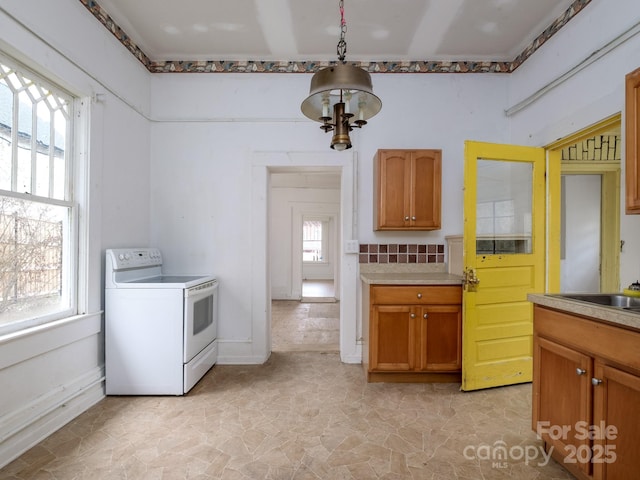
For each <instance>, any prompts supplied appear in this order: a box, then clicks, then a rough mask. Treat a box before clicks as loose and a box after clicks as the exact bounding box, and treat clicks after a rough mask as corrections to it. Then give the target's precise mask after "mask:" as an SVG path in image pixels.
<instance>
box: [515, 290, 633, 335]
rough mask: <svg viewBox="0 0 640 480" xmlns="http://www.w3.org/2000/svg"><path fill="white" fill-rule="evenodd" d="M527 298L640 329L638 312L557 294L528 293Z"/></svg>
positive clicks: (566, 310)
mask: <svg viewBox="0 0 640 480" xmlns="http://www.w3.org/2000/svg"><path fill="white" fill-rule="evenodd" d="M527 299H528V300H529V301H530V302H532V303H535V304H538V305H541V306H543V307H549V308H554V309H556V310H563V311H565V312H568V313H575V314H576V315H583V316H585V317H591V318H593V319H596V320H602V321H603V322H606V323H610V324H612V325H616V326H619V327H627V328H632V329H635V330H640V314H639V313H634V312H630V311H628V310H623V309H621V308H616V307H607V306H604V305H596V304H593V303H587V302H582V301H580V300H572V299H569V298H562V297H560V296H558V295H542V294H529V295H527Z"/></svg>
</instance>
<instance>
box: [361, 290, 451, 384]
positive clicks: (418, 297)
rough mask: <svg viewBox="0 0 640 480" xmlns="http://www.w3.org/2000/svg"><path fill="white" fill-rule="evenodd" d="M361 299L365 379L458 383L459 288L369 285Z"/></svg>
mask: <svg viewBox="0 0 640 480" xmlns="http://www.w3.org/2000/svg"><path fill="white" fill-rule="evenodd" d="M363 296H364V297H365V303H364V305H365V307H364V308H363V310H365V309H366V307H368V312H363V313H364V314H363V319H364V321H363V340H364V342H363V359H364V361H363V364H364V366H365V371H366V374H367V380H368V381H371V382H375V381H385V382H456V381H460V371H461V361H462V355H461V338H462V332H461V329H462V303H461V302H462V290H461V287H460V286H444V285H437V286H432V285H428V286H427V285H425V286H415V285H393V286H387V285H371V286H369V289H368V290H367V291H366V292H365V293H364V294H363Z"/></svg>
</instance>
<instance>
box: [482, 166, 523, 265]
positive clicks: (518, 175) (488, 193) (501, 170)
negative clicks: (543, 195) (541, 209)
mask: <svg viewBox="0 0 640 480" xmlns="http://www.w3.org/2000/svg"><path fill="white" fill-rule="evenodd" d="M477 167H478V173H477V199H476V205H477V211H476V240H477V244H476V253H478V254H492V253H500V254H504V253H531V245H532V242H531V212H532V205H533V166H532V165H531V164H530V163H525V162H513V161H498V160H482V159H478V164H477Z"/></svg>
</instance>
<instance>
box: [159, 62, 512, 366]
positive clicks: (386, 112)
mask: <svg viewBox="0 0 640 480" xmlns="http://www.w3.org/2000/svg"><path fill="white" fill-rule="evenodd" d="M309 81H310V76H309V75H304V74H269V75H264V74H225V75H210V74H193V75H154V76H153V77H152V79H151V95H152V102H151V103H152V117H153V118H154V119H156V120H157V121H155V122H154V123H153V125H152V132H151V136H152V137H151V144H152V147H151V149H152V152H151V153H152V165H151V185H152V214H151V216H152V220H151V225H152V242H153V243H154V244H157V245H158V246H159V247H160V248H161V249H162V251H163V252H164V253H165V257H166V259H167V264H166V266H167V269H169V270H171V271H174V272H175V271H177V270H188V271H196V270H205V271H209V272H211V273H214V274H216V275H217V276H218V278H219V280H220V305H219V306H220V329H219V332H220V358H221V361H222V362H236V363H237V362H239V361H250V358H254V360H253V361H255V358H258V357H255V356H254V357H252V355H257V353H256V352H249V351H247V352H246V353H245V354H244V355H240V354H239V353H238V351H239V350H238V349H239V346H240V345H243V344H244V345H247V346H248V345H250V344H253V343H258V344H262V343H263V340H262V339H261V338H258V337H257V336H256V335H257V332H256V329H259V327H258V325H263V324H264V321H258V320H257V319H258V318H263V317H265V316H266V317H268V313H267V312H268V309H269V305H268V303H269V302H268V298H269V296H270V294H266V297H265V300H264V301H257V300H255V299H256V298H258V297H262V295H263V292H262V290H263V289H264V288H265V287H264V283H265V282H268V280H266V279H265V280H263V281H262V282H259V283H258V284H257V287H256V288H257V291H254V290H249V286H250V285H251V284H252V283H251V282H252V281H255V278H256V275H258V274H259V271H260V270H259V269H261V268H264V266H260V265H256V264H255V263H254V259H252V257H251V255H249V252H250V251H251V249H252V245H253V242H255V241H256V239H261V238H264V237H266V235H267V232H266V230H265V229H266V223H265V224H264V226H262V225H263V224H262V221H261V220H258V221H257V220H255V219H254V215H255V211H256V206H255V203H254V197H255V195H258V196H262V195H265V198H259V199H258V201H259V202H261V203H258V205H260V206H262V205H264V207H265V208H266V205H267V201H268V199H267V198H266V196H267V193H266V190H265V191H264V192H263V191H262V190H260V191H259V192H256V191H251V190H252V188H253V187H252V183H251V181H252V178H253V174H254V173H255V170H254V166H256V165H255V164H254V162H255V160H254V158H255V153H256V152H258V153H261V154H263V155H264V156H267V157H268V156H269V154H270V153H272V154H273V155H274V159H275V160H274V161H275V162H276V163H278V164H280V162H281V160H280V158H281V154H282V153H284V154H285V160H282V161H283V162H285V163H287V164H288V165H289V166H295V165H296V163H295V162H296V160H295V158H300V155H302V156H304V154H305V152H306V153H307V154H315V153H316V152H323V153H322V155H323V156H325V157H326V159H327V160H322V159H321V160H320V162H321V163H319V164H316V165H320V166H321V165H323V164H324V165H328V164H331V165H339V164H340V163H341V162H342V160H341V159H343V158H346V157H345V156H348V155H354V154H355V155H357V176H356V179H355V182H356V187H355V189H354V192H355V193H354V197H355V198H353V199H346V200H348V201H349V202H351V203H350V205H353V208H354V209H355V217H354V222H355V225H354V232H353V233H352V232H351V225H349V229H348V230H343V234H342V239H341V241H344V240H346V239H350V238H355V239H357V240H359V241H360V242H361V243H373V242H387V241H392V240H394V239H398V240H399V239H405V241H406V242H409V241H411V242H418V241H419V242H424V243H426V242H433V243H435V242H441V243H444V236H445V235H449V234H456V233H461V232H462V167H463V152H464V140H466V139H468V138H472V139H476V140H487V141H496V142H500V141H506V140H507V138H508V136H507V133H508V128H507V123H506V118H505V116H504V114H503V112H502V107H503V106H504V105H505V103H506V99H507V97H506V94H507V86H508V77H507V76H505V75H482V76H473V75H401V74H400V75H378V76H376V75H374V78H373V83H374V90H375V91H376V93H377V94H378V95H380V97H381V98H382V99H383V102H384V106H383V109H382V112H381V113H380V114H379V115H378V116H376V117H375V118H374V119H372V120H371V122H370V123H369V125H367V126H366V127H365V128H363V129H362V130H358V131H354V132H353V134H352V142H353V144H354V148H353V149H352V150H347V151H346V152H334V151H333V150H331V149H330V148H329V143H330V135H328V134H325V133H323V132H322V131H321V130H320V129H319V128H318V125H317V124H316V123H313V122H311V121H308V120H306V119H305V118H304V117H303V115H302V114H301V112H300V103H301V101H302V99H304V98H305V96H306V94H307V92H308V88H309ZM378 148H441V149H442V150H443V169H442V170H443V187H442V192H443V202H442V204H443V206H444V207H443V210H444V211H443V228H442V230H439V231H435V232H410V233H408V234H402V233H391V232H378V233H374V232H373V228H372V218H373V205H372V198H373V194H372V186H373V168H372V159H373V156H374V154H375V151H376V150H377V149H378ZM316 156H317V155H316ZM318 158H321V157H318ZM310 161H311V162H313V161H315V160H310ZM267 163H268V161H267ZM270 165H272V164H270ZM311 165H314V164H313V163H311ZM260 168H262V167H260ZM260 175H262V173H260ZM343 180H344V179H343ZM261 188H262V187H261ZM343 192H344V190H343ZM344 200H345V199H343V202H344ZM266 211H267V210H265V212H266ZM342 221H343V224H344V223H345V222H346V223H347V224H349V221H347V220H345V219H344V218H342ZM267 243H268V242H267V240H266V239H265V240H264V241H263V245H262V247H261V248H263V249H264V248H266V245H267ZM343 253H344V252H341V254H343ZM345 262H347V263H348V262H356V265H355V268H357V255H351V256H350V257H348V258H347V259H345V258H344V257H343V259H342V261H341V267H342V270H343V272H342V273H343V275H344V274H346V272H345V271H344V270H345V268H346V270H347V272H348V271H349V268H348V266H347V265H345ZM343 278H344V277H343ZM352 278H353V280H351V282H353V283H354V285H346V284H343V285H342V287H343V289H344V288H353V289H355V284H356V283H357V275H354V276H353V277H352ZM267 291H268V292H270V291H271V290H270V287H269V286H267ZM354 292H355V290H354ZM353 297H354V295H350V296H348V295H345V292H344V290H343V292H342V301H341V309H344V308H347V307H346V306H345V305H346V304H345V302H346V301H347V299H348V300H349V301H352V300H353V301H356V302H357V298H355V299H354V298H353ZM249 299H252V300H251V301H250V300H249ZM356 316H357V314H356V310H355V308H354V309H348V311H347V312H346V313H345V314H342V312H341V318H342V319H343V320H344V321H346V322H351V323H350V325H349V326H348V327H345V328H344V329H341V334H342V333H343V330H344V334H345V335H347V336H349V338H353V341H352V342H351V343H349V345H348V348H349V350H350V352H351V353H350V354H349V355H348V356H349V358H352V359H357V361H359V357H358V356H357V355H358V353H357V352H358V345H357V344H356V342H357V340H356V339H357V331H358V328H359V327H358V322H359V319H357V318H355V317H356ZM345 342H346V340H345ZM347 343H348V342H347ZM232 352H234V353H232ZM343 358H344V357H343ZM352 361H356V360H352Z"/></svg>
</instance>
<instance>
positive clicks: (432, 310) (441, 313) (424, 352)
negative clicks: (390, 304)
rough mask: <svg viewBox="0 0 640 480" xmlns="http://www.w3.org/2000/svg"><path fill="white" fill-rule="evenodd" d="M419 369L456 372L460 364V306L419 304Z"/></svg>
mask: <svg viewBox="0 0 640 480" xmlns="http://www.w3.org/2000/svg"><path fill="white" fill-rule="evenodd" d="M419 320H420V332H419V334H418V338H419V342H418V344H419V347H418V348H419V352H420V353H419V355H420V370H423V371H432V372H436V371H437V372H455V371H460V368H461V365H462V354H461V351H462V349H461V339H462V333H461V328H462V308H461V306H460V305H441V306H430V307H423V308H422V309H421V312H420V318H419Z"/></svg>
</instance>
